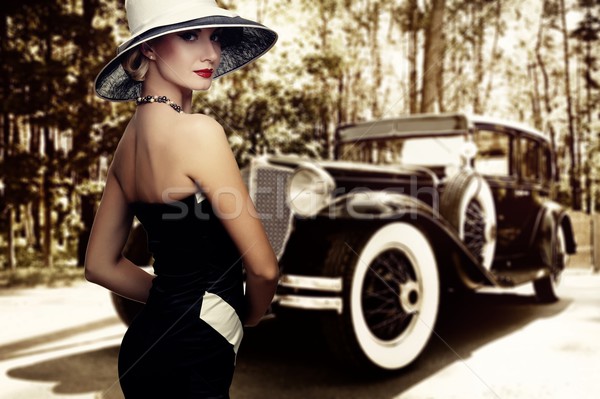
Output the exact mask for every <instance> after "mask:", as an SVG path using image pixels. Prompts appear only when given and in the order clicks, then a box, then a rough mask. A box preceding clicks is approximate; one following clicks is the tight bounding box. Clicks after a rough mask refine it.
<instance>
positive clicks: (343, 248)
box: [114, 113, 576, 370]
mask: <svg viewBox="0 0 600 399" xmlns="http://www.w3.org/2000/svg"><path fill="white" fill-rule="evenodd" d="M242 173H243V175H244V177H245V179H246V181H247V184H248V188H249V191H250V193H251V196H252V198H253V200H254V202H255V204H256V207H257V209H258V211H259V213H260V217H261V219H262V221H263V224H264V226H265V229H266V231H267V234H268V236H269V239H270V241H271V244H272V246H273V248H274V249H275V252H276V253H277V255H278V258H279V262H280V268H281V279H280V283H279V287H278V291H277V295H276V298H275V300H274V302H273V305H272V311H273V313H274V314H275V315H276V316H277V315H278V314H283V313H284V312H286V311H288V314H289V313H290V312H289V309H296V310H295V311H294V312H293V313H294V314H296V315H297V314H298V313H300V314H301V312H298V310H301V311H302V312H320V314H321V315H322V325H323V329H324V333H325V336H326V339H327V340H328V345H329V346H330V347H331V350H332V351H333V352H334V353H335V354H336V355H338V356H339V357H340V358H341V359H342V360H343V361H344V362H345V363H346V364H349V365H353V366H356V367H359V368H371V369H387V370H394V369H400V368H402V367H405V366H407V365H408V364H410V363H411V362H412V361H413V360H415V358H416V357H417V356H418V355H419V354H420V353H421V352H422V350H423V349H424V347H425V345H426V344H427V342H428V340H429V338H430V336H431V334H432V331H433V328H434V324H435V322H436V317H437V314H438V308H439V305H440V298H443V296H441V294H442V293H445V292H448V291H455V292H456V291H474V290H477V289H479V288H482V287H513V286H516V285H520V284H524V283H528V282H532V283H533V287H534V292H535V294H536V295H537V297H538V299H539V301H540V302H552V301H556V300H557V292H556V287H557V284H558V282H559V281H560V275H561V272H562V271H563V269H564V267H565V262H566V259H567V256H568V254H571V253H574V252H575V247H576V244H575V241H574V236H573V231H572V226H571V221H570V219H569V216H568V215H567V213H566V212H565V210H564V209H563V207H561V206H560V205H559V204H557V203H556V202H554V201H552V200H551V192H552V186H553V184H554V183H555V182H556V175H557V173H556V168H555V158H554V154H553V153H552V151H551V146H550V143H549V140H548V138H547V137H546V136H545V135H544V134H543V133H540V132H539V131H536V130H534V129H531V128H529V127H526V126H523V125H520V124H518V123H509V122H506V121H500V120H494V119H491V118H485V117H478V116H467V115H465V114H460V113H457V114H441V115H414V116H407V117H400V118H396V119H387V120H379V121H373V122H366V123H359V124H352V125H347V126H343V127H341V128H339V129H338V130H337V133H336V140H335V156H334V160H314V159H310V158H306V157H300V156H292V155H265V156H260V157H257V158H255V159H253V160H252V162H251V163H250V164H249V166H248V167H246V168H245V169H244V170H242ZM134 233H135V230H134ZM135 234H138V235H139V237H137V238H135V239H133V240H132V244H131V248H141V247H144V248H145V242H144V238H143V235H142V234H139V233H135ZM131 252H132V253H133V256H134V257H135V256H137V257H138V260H139V261H140V263H144V261H145V260H144V259H140V257H141V258H144V256H146V255H141V252H139V250H137V252H136V250H134V251H131ZM135 253H137V255H136V254H135ZM114 300H115V304H116V306H117V309H118V310H119V313H120V314H121V316H122V317H123V318H124V319H125V320H130V318H131V316H132V314H133V313H134V311H135V306H132V304H131V303H127V301H124V300H123V299H121V298H119V297H116V296H115V297H114Z"/></svg>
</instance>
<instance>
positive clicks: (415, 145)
mask: <svg viewBox="0 0 600 399" xmlns="http://www.w3.org/2000/svg"><path fill="white" fill-rule="evenodd" d="M464 143H465V136H464V135H446V136H438V137H431V136H423V137H421V136H418V137H398V138H390V139H388V140H364V141H357V142H350V143H344V144H343V145H341V146H340V149H339V159H340V160H344V161H354V162H368V163H373V164H388V165H389V164H392V165H394V164H395V165H402V164H410V165H422V166H445V165H460V163H461V158H460V157H461V153H462V150H463V147H464Z"/></svg>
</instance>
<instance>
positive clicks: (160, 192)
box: [113, 104, 209, 203]
mask: <svg viewBox="0 0 600 399" xmlns="http://www.w3.org/2000/svg"><path fill="white" fill-rule="evenodd" d="M161 108H162V106H159V105H158V104H157V105H156V106H153V107H147V108H144V109H138V110H137V112H136V114H135V116H134V118H132V120H131V122H130V123H129V125H128V126H127V128H126V129H125V132H124V134H123V138H122V140H121V143H120V144H119V147H118V148H117V151H116V152H115V158H114V161H113V170H114V173H115V176H116V177H117V179H118V180H119V183H120V184H121V186H122V187H123V191H124V192H125V196H126V198H127V199H128V201H129V202H148V203H165V202H170V201H174V200H178V199H181V198H184V197H186V196H187V195H190V194H192V193H194V192H196V191H198V189H199V187H198V186H197V184H196V183H195V182H194V181H193V180H192V179H190V177H189V176H187V175H186V174H185V172H184V170H185V168H184V165H182V160H183V159H186V158H187V157H189V156H193V155H192V154H193V153H194V152H196V153H197V154H200V152H201V151H200V149H198V148H194V147H193V146H191V145H190V142H189V140H187V141H186V135H188V134H189V130H190V127H189V126H187V125H189V124H190V123H193V122H196V123H197V121H194V120H193V119H194V118H196V119H204V118H206V119H209V118H208V117H203V118H198V117H199V116H200V115H186V114H175V113H173V111H172V110H170V109H168V108H166V109H161ZM197 126H198V125H196V127H197ZM197 134H202V132H201V131H198V133H197ZM208 172H209V171H198V173H199V174H200V175H202V174H203V173H208Z"/></svg>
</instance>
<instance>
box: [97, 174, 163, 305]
mask: <svg viewBox="0 0 600 399" xmlns="http://www.w3.org/2000/svg"><path fill="white" fill-rule="evenodd" d="M132 221H133V215H132V213H131V211H130V210H129V206H128V204H127V201H126V199H125V195H124V194H123V190H122V188H121V185H120V184H119V182H118V180H117V178H116V176H115V175H114V173H113V172H112V169H111V170H110V171H109V173H108V178H107V181H106V187H105V188H104V194H103V195H102V200H101V201H100V207H99V208H98V212H97V213H96V217H95V219H94V224H93V226H92V232H91V234H90V241H89V243H88V247H87V253H86V256H85V278H86V279H87V280H89V281H91V282H93V283H96V284H99V285H101V286H103V287H105V288H108V289H109V290H111V291H113V292H115V293H117V294H119V295H121V296H124V297H126V298H130V299H133V300H135V301H138V302H144V303H145V302H146V299H147V298H148V291H149V290H150V286H151V284H152V279H153V278H154V276H152V275H151V274H148V273H147V272H145V271H144V270H143V269H141V268H139V267H137V266H136V265H134V264H133V263H132V262H130V261H129V260H128V259H126V258H125V257H124V256H123V255H122V253H121V252H122V251H123V247H124V246H125V242H126V241H127V237H128V235H129V231H130V229H131V223H132Z"/></svg>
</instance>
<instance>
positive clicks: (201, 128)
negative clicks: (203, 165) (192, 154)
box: [181, 114, 227, 150]
mask: <svg viewBox="0 0 600 399" xmlns="http://www.w3.org/2000/svg"><path fill="white" fill-rule="evenodd" d="M181 130H182V132H181V133H182V138H185V140H184V142H185V146H186V147H187V149H188V150H198V149H199V148H198V147H201V149H209V150H216V148H214V145H215V144H218V143H222V142H223V141H227V137H226V135H225V130H224V129H223V126H221V124H220V123H219V122H217V121H216V120H215V119H214V118H212V117H210V116H208V115H204V114H191V115H186V119H185V120H183V121H182V126H181Z"/></svg>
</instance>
